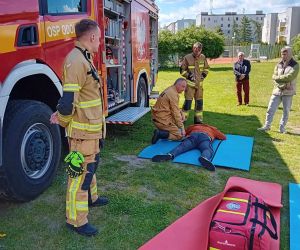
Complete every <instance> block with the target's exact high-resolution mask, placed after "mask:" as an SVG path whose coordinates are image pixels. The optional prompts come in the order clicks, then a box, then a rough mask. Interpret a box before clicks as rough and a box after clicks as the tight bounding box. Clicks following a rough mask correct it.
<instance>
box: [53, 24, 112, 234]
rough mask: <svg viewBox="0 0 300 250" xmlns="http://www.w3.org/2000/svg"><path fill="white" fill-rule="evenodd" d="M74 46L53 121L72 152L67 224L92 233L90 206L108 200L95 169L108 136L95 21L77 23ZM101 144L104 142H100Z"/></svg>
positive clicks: (66, 64)
mask: <svg viewBox="0 0 300 250" xmlns="http://www.w3.org/2000/svg"><path fill="white" fill-rule="evenodd" d="M75 32H76V38H77V41H76V43H75V48H74V49H73V50H72V51H71V52H70V53H69V54H68V56H67V58H66V60H65V64H64V76H63V96H62V97H61V99H60V100H59V102H58V105H57V112H55V113H54V114H52V116H51V118H50V122H51V123H59V124H60V125H61V126H62V127H64V128H66V132H67V136H68V142H69V150H70V153H69V154H68V155H67V156H66V157H65V162H66V164H67V169H66V170H67V173H68V176H69V177H68V188H67V197H66V217H67V227H68V228H69V229H71V230H73V231H75V232H77V233H79V234H82V235H85V236H92V235H95V234H97V232H98V230H97V229H96V228H95V227H93V226H92V225H90V224H89V223H88V219H87V216H88V211H89V206H101V205H105V204H107V203H108V199H107V198H106V197H99V196H98V194H97V182H96V175H95V173H96V169H97V166H98V164H99V152H100V149H99V139H101V140H100V142H102V141H103V139H104V137H105V121H104V118H103V113H102V110H103V107H102V100H103V95H102V90H101V89H102V83H101V82H100V78H99V75H98V72H97V70H96V68H95V66H94V65H93V53H95V52H97V51H98V48H99V44H100V30H99V27H98V25H97V23H96V22H94V21H92V20H88V19H83V20H81V21H80V22H78V23H77V24H76V26H75ZM100 144H102V143H100Z"/></svg>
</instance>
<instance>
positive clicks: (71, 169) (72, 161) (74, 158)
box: [64, 151, 84, 178]
mask: <svg viewBox="0 0 300 250" xmlns="http://www.w3.org/2000/svg"><path fill="white" fill-rule="evenodd" d="M64 161H65V162H66V163H67V164H68V165H67V167H66V172H67V174H68V175H69V176H70V177H71V178H76V177H78V176H80V175H82V174H83V171H84V168H83V166H82V163H83V162H84V157H83V155H82V154H81V153H80V152H78V151H72V152H70V153H69V154H68V155H67V156H66V157H65V159H64Z"/></svg>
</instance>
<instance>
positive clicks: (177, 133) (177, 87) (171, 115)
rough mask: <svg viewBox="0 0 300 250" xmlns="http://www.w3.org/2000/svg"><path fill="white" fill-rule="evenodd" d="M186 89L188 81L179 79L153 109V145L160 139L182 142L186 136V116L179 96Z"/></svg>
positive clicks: (160, 96)
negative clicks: (180, 104)
mask: <svg viewBox="0 0 300 250" xmlns="http://www.w3.org/2000/svg"><path fill="white" fill-rule="evenodd" d="M185 88H186V80H185V79H184V78H178V79H177V80H176V81H175V83H174V85H172V86H170V87H168V88H167V89H165V90H164V91H163V92H162V93H161V94H160V95H159V97H158V99H157V101H156V103H155V105H154V107H153V108H152V121H153V123H154V125H155V127H156V128H157V129H155V130H154V134H153V137H152V144H155V143H156V142H157V141H158V140H159V139H170V140H180V139H182V137H183V136H185V130H184V125H183V121H184V116H183V114H182V112H181V110H180V109H179V94H180V93H182V92H183V91H184V90H185Z"/></svg>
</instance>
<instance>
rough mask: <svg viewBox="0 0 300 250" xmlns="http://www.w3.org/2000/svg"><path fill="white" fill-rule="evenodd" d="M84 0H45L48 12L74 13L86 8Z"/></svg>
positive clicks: (83, 10)
mask: <svg viewBox="0 0 300 250" xmlns="http://www.w3.org/2000/svg"><path fill="white" fill-rule="evenodd" d="M86 9H87V4H86V0H61V1H51V0H48V1H47V10H46V13H48V14H74V13H78V14H80V13H82V12H86V11H87V10H86Z"/></svg>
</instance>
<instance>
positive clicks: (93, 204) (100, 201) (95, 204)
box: [89, 196, 109, 207]
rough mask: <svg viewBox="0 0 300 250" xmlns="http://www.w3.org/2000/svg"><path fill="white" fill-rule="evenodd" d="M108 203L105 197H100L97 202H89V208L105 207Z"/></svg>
mask: <svg viewBox="0 0 300 250" xmlns="http://www.w3.org/2000/svg"><path fill="white" fill-rule="evenodd" d="M108 203H109V200H108V198H107V197H105V196H100V197H98V199H97V200H95V201H94V202H92V201H91V200H89V207H100V206H105V205H107V204H108Z"/></svg>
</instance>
